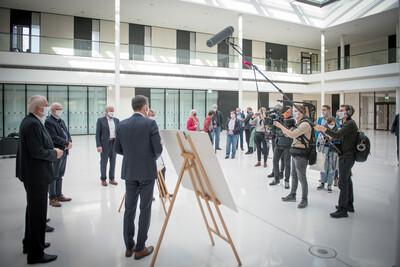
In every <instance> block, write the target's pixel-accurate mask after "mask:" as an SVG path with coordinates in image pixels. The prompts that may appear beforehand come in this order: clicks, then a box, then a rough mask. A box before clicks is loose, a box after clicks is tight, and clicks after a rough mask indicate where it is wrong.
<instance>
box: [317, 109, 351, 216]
mask: <svg viewBox="0 0 400 267" xmlns="http://www.w3.org/2000/svg"><path fill="white" fill-rule="evenodd" d="M353 114H354V108H353V107H352V106H351V105H341V106H340V109H339V115H338V119H339V120H342V125H341V127H340V129H339V130H337V131H333V130H331V129H327V128H325V127H323V126H321V125H317V126H315V127H314V128H315V130H316V131H320V132H321V131H322V132H325V133H326V134H328V135H329V136H331V137H333V138H335V139H340V141H341V142H342V143H341V145H340V150H341V152H342V153H341V154H340V155H339V189H340V194H339V205H338V206H336V208H337V210H336V211H335V212H333V213H331V214H330V215H331V217H333V218H342V217H348V214H347V212H354V206H353V201H354V196H353V183H352V181H351V168H353V166H354V163H355V161H356V157H355V153H356V151H355V147H356V143H357V131H358V127H357V124H356V123H355V121H354V120H352V119H351V116H353Z"/></svg>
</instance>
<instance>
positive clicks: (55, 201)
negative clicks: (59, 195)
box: [49, 199, 61, 208]
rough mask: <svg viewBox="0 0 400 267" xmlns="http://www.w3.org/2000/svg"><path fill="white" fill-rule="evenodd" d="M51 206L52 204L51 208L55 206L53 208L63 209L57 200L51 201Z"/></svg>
mask: <svg viewBox="0 0 400 267" xmlns="http://www.w3.org/2000/svg"><path fill="white" fill-rule="evenodd" d="M49 204H50V206H53V207H56V208H58V207H61V203H60V202H58V200H57V199H50V202H49Z"/></svg>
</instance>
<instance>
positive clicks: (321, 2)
mask: <svg viewBox="0 0 400 267" xmlns="http://www.w3.org/2000/svg"><path fill="white" fill-rule="evenodd" d="M296 1H297V2H301V3H304V4H309V5H313V6H319V7H323V6H326V5H329V4H332V3H333V2H336V1H338V0H296Z"/></svg>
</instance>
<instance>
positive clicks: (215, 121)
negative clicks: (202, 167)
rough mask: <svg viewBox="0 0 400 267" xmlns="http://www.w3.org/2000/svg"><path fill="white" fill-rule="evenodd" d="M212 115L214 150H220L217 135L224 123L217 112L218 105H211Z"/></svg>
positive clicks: (220, 114) (220, 113)
mask: <svg viewBox="0 0 400 267" xmlns="http://www.w3.org/2000/svg"><path fill="white" fill-rule="evenodd" d="M213 110H214V115H213V116H212V123H213V125H215V129H214V131H215V149H217V150H221V148H220V147H219V135H220V133H221V130H222V125H223V123H224V118H223V115H222V112H221V111H219V110H218V105H217V104H214V105H213Z"/></svg>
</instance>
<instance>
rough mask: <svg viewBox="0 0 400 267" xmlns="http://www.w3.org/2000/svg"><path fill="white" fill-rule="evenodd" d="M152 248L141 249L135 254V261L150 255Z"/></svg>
mask: <svg viewBox="0 0 400 267" xmlns="http://www.w3.org/2000/svg"><path fill="white" fill-rule="evenodd" d="M153 250H154V247H153V246H150V247H146V248H144V249H142V250H141V251H139V252H135V260H140V259H141V258H143V257H146V256H149V255H150V254H151V253H153Z"/></svg>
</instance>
